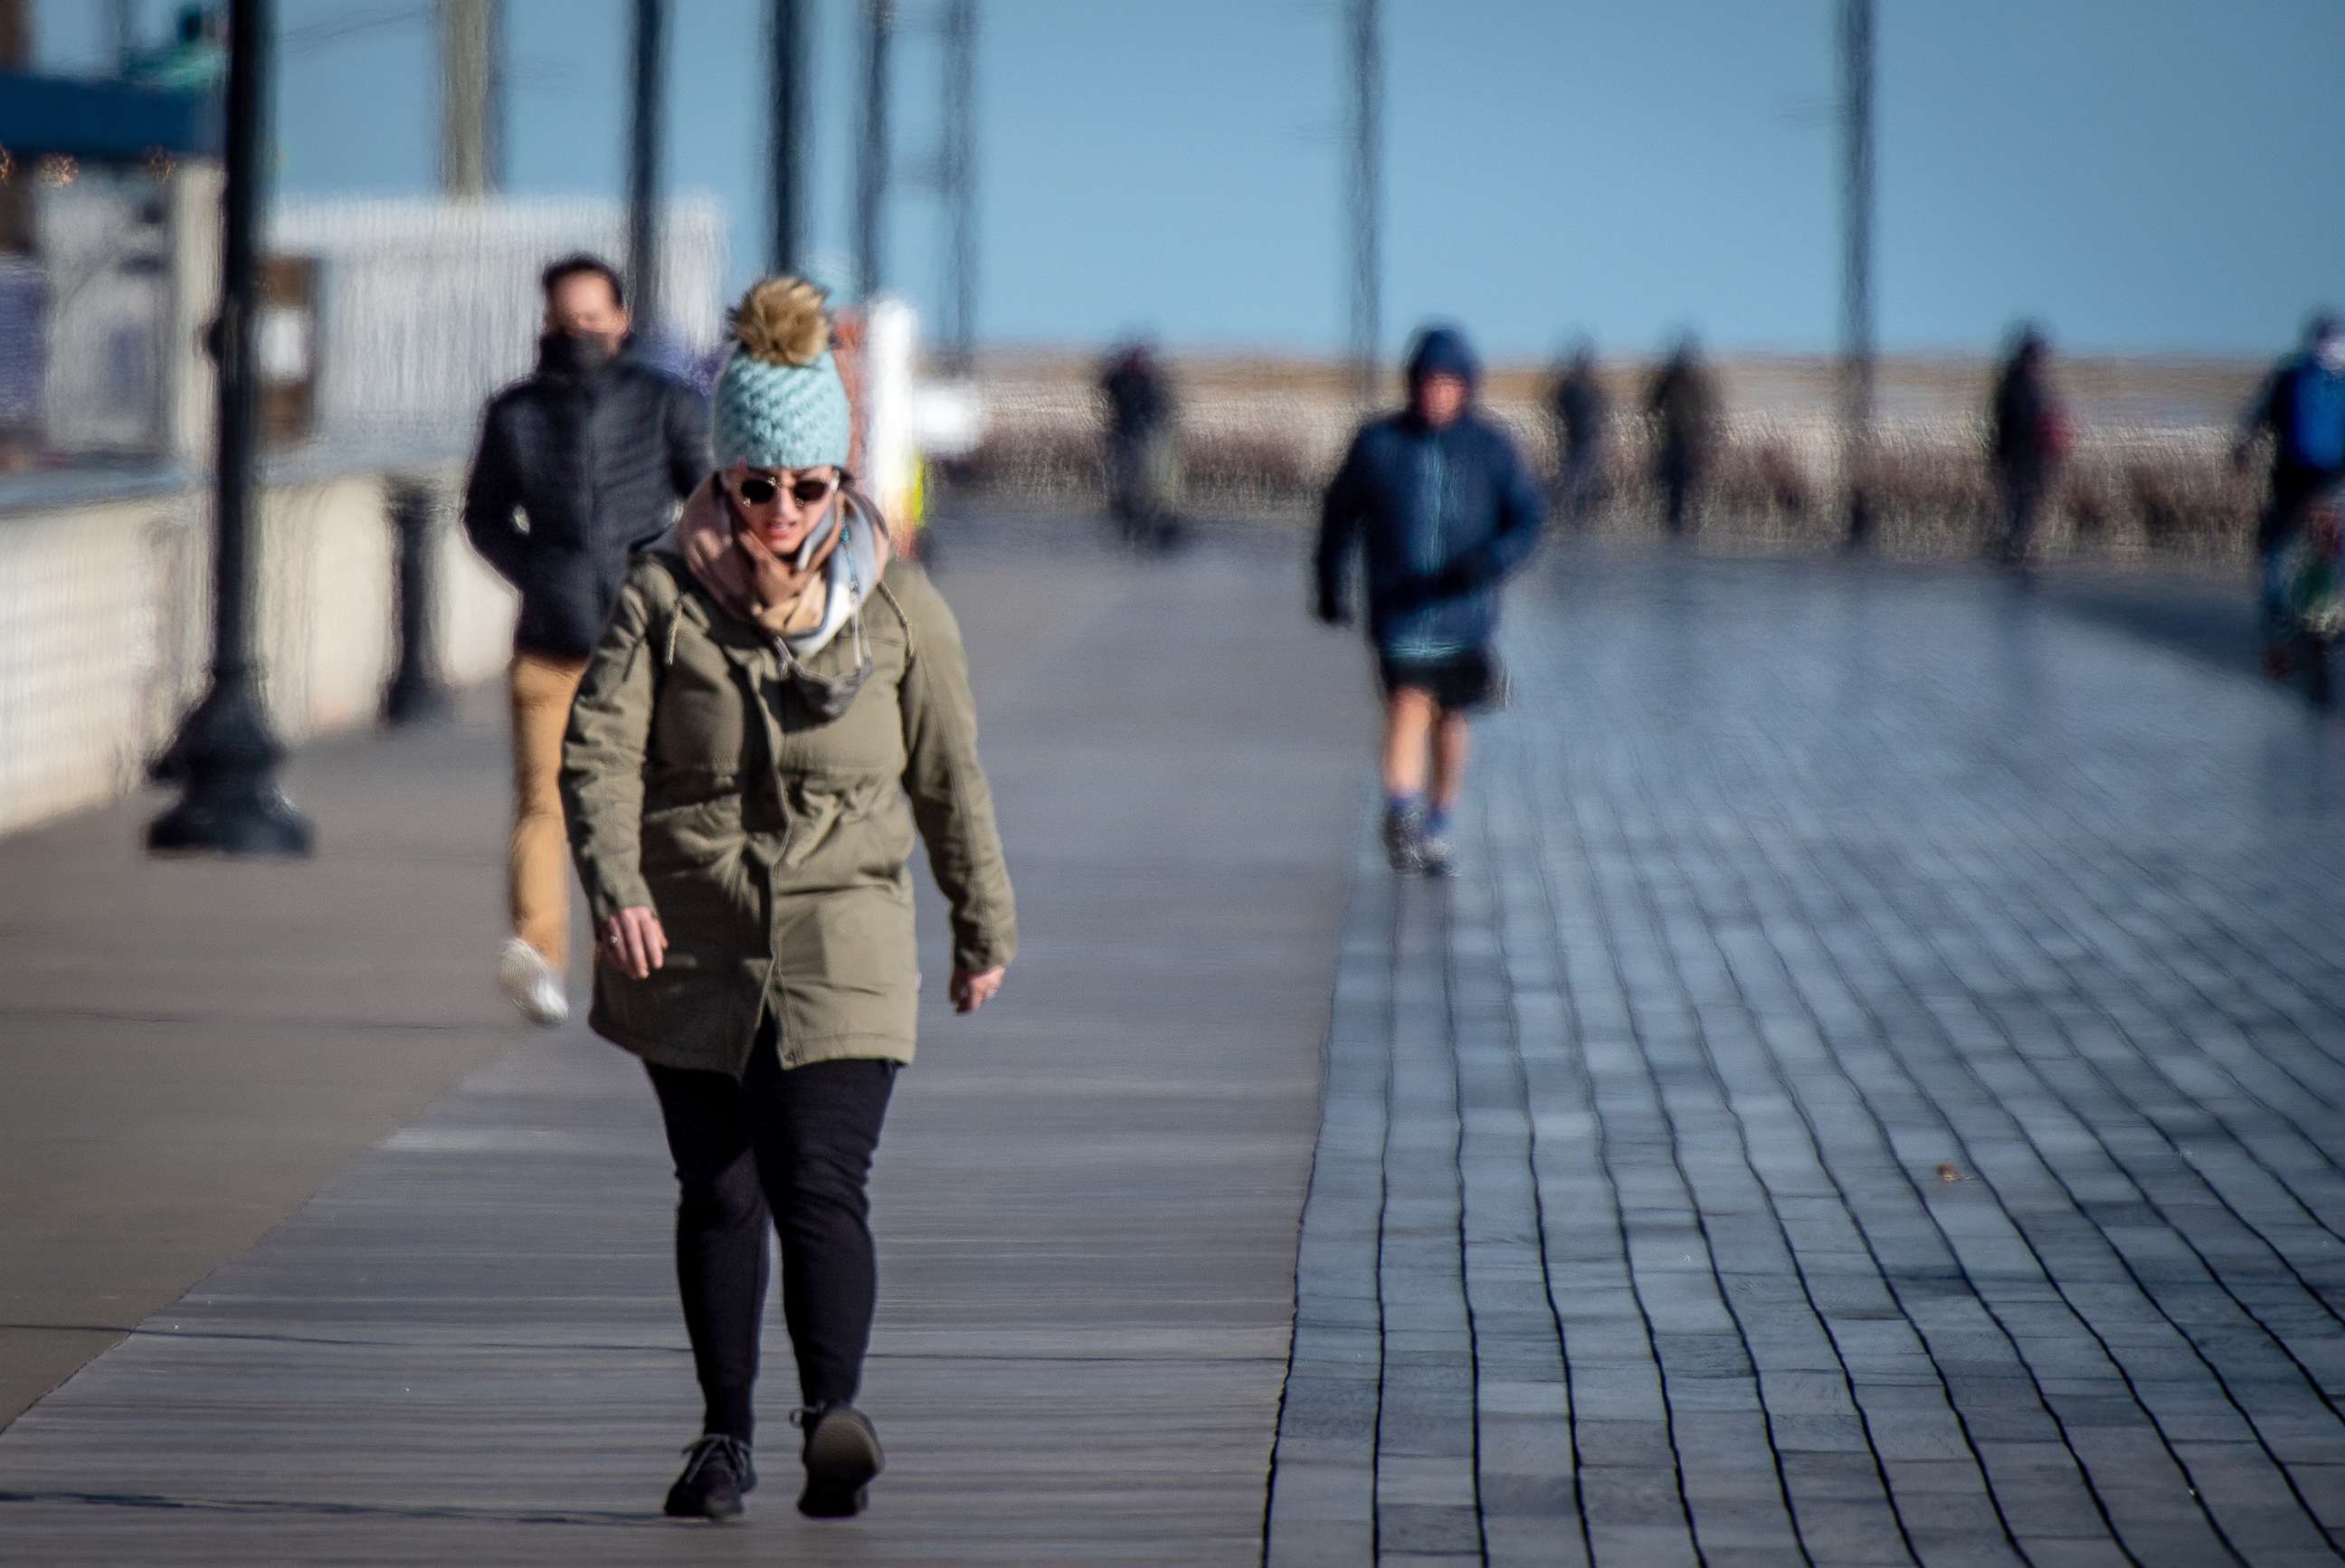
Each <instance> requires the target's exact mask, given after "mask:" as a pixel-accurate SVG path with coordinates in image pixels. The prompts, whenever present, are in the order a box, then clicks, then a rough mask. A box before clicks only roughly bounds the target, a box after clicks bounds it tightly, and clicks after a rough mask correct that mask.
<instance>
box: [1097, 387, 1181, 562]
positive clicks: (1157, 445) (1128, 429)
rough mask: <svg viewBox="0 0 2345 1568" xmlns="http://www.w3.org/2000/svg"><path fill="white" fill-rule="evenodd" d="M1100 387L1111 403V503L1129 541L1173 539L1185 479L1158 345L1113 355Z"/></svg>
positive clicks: (1142, 542) (1170, 393)
mask: <svg viewBox="0 0 2345 1568" xmlns="http://www.w3.org/2000/svg"><path fill="white" fill-rule="evenodd" d="M1099 388H1100V396H1101V398H1102V399H1103V400H1105V402H1106V403H1107V473H1108V509H1109V511H1110V513H1111V514H1112V515H1113V516H1114V517H1115V519H1116V521H1117V522H1118V523H1120V524H1122V528H1123V536H1124V540H1125V542H1126V543H1127V544H1132V545H1164V544H1169V543H1171V542H1172V536H1173V529H1174V517H1175V514H1176V513H1177V512H1178V510H1179V505H1180V503H1179V492H1180V483H1181V453H1180V448H1179V443H1178V438H1177V437H1176V435H1175V433H1174V430H1173V388H1172V383H1171V382H1169V381H1168V380H1167V379H1166V377H1165V374H1164V369H1163V367H1162V365H1161V364H1160V363H1158V361H1157V358H1156V351H1155V350H1154V349H1152V348H1151V347H1150V346H1149V345H1148V344H1147V343H1144V342H1133V343H1129V344H1126V345H1125V346H1124V347H1123V348H1122V349H1120V350H1119V351H1116V352H1115V353H1114V354H1113V355H1112V356H1110V358H1109V360H1108V361H1107V363H1106V365H1105V367H1104V368H1103V369H1102V370H1101V372H1100V380H1099Z"/></svg>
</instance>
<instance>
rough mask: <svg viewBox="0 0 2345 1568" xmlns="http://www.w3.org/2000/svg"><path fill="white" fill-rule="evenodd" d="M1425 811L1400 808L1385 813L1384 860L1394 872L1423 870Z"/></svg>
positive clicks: (1419, 808)
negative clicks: (1390, 864) (1388, 862)
mask: <svg viewBox="0 0 2345 1568" xmlns="http://www.w3.org/2000/svg"><path fill="white" fill-rule="evenodd" d="M1424 857H1425V810H1424V809H1423V808H1422V807H1418V806H1400V807H1395V808H1392V809H1387V810H1386V812H1385V859H1386V860H1388V861H1390V862H1391V863H1392V869H1393V870H1394V871H1423V870H1424V869H1425V858H1424Z"/></svg>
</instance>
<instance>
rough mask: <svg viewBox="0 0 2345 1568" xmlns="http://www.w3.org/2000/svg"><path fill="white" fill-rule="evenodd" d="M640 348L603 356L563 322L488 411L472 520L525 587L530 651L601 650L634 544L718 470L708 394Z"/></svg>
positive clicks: (524, 629) (577, 654) (467, 518)
mask: <svg viewBox="0 0 2345 1568" xmlns="http://www.w3.org/2000/svg"><path fill="white" fill-rule="evenodd" d="M632 348H633V345H632V341H631V342H630V344H629V345H628V346H627V347H624V348H622V349H621V351H620V352H619V355H618V357H617V358H615V359H614V360H611V361H608V362H606V363H604V364H603V365H601V366H600V367H597V368H594V369H591V370H590V369H585V368H583V367H581V366H580V365H579V364H577V363H576V362H575V361H574V346H573V342H572V340H570V339H568V338H565V337H562V336H558V335H554V336H549V337H548V338H547V339H546V340H545V341H544V343H543V345H542V346H541V348H540V351H539V355H538V362H537V372H536V373H535V374H534V375H532V376H530V377H529V378H528V379H526V380H524V381H518V382H514V383H513V385H511V386H509V387H507V388H505V389H504V390H503V392H499V393H497V394H496V396H494V397H492V398H491V399H490V400H489V405H488V411H487V412H486V414H485V415H484V416H483V417H482V423H481V449H480V452H479V453H478V454H477V455H476V456H475V457H474V458H473V460H472V479H471V481H470V482H469V483H468V484H466V486H465V490H464V532H465V533H466V534H468V535H471V536H472V545H473V548H475V549H477V550H479V551H480V553H481V554H482V555H485V556H486V557H488V561H489V564H490V565H492V566H494V567H495V568H496V569H497V570H498V571H499V572H500V573H502V574H503V576H504V578H505V580H506V581H507V582H509V583H511V584H512V585H513V586H514V587H516V588H518V589H520V590H521V620H520V623H519V624H518V625H517V626H515V627H514V629H513V646H514V647H516V648H518V649H520V650H521V651H522V652H524V653H536V654H546V655H550V656H552V657H557V658H579V659H583V658H584V657H586V656H587V655H588V654H590V653H592V652H594V643H595V639H596V638H597V637H599V636H601V635H602V631H603V622H604V619H605V618H606V617H608V616H609V615H610V613H611V606H612V605H613V603H614V602H615V601H616V599H617V597H618V592H619V583H620V580H621V579H622V578H623V577H624V576H625V575H626V572H627V561H628V557H629V556H631V555H634V552H635V551H636V550H637V549H638V548H640V547H641V546H643V545H645V544H648V543H649V542H650V541H651V540H652V539H653V538H655V536H657V535H659V534H660V532H661V531H662V530H664V529H665V528H666V527H667V525H668V522H669V519H670V517H671V516H672V515H673V514H674V510H675V503H676V502H677V501H678V500H680V499H682V498H683V497H684V496H685V495H686V494H690V493H691V491H692V489H693V487H694V486H695V485H697V484H699V483H700V482H701V480H703V479H705V478H706V477H707V475H708V472H709V465H710V459H709V454H708V408H707V404H706V402H703V401H702V399H701V397H700V394H699V393H697V392H694V391H693V390H692V389H691V388H690V387H687V386H685V384H684V383H682V382H678V381H675V380H674V379H673V378H671V377H669V376H666V375H664V374H662V373H661V372H659V371H657V370H655V369H654V368H653V367H651V366H650V365H647V364H645V363H644V362H643V361H641V360H639V359H637V358H636V357H635V356H634V352H633V351H632ZM516 514H518V518H517V517H516ZM524 521H525V523H526V527H524V526H523V522H524Z"/></svg>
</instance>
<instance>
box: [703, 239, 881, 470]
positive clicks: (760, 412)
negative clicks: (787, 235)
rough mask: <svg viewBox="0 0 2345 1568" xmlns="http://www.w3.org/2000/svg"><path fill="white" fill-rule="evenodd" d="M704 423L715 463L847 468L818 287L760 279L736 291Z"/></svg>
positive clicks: (841, 402)
mask: <svg viewBox="0 0 2345 1568" xmlns="http://www.w3.org/2000/svg"><path fill="white" fill-rule="evenodd" d="M711 423H712V426H713V430H712V434H713V435H714V438H715V446H716V463H717V466H718V467H720V468H730V467H732V466H733V465H734V464H735V463H746V464H748V465H749V466H750V467H752V468H819V467H823V466H825V465H831V466H836V467H840V468H844V467H846V466H847V458H848V443H849V442H850V441H851V440H852V437H853V423H852V416H851V415H850V414H849V413H848V407H847V387H846V385H845V383H843V382H840V380H839V379H838V366H837V363H835V362H834V361H832V359H831V356H830V317H829V315H828V314H827V312H826V311H824V309H823V293H822V290H819V289H817V288H816V287H815V286H814V285H813V284H811V283H808V282H807V281H805V280H802V279H797V278H768V279H766V280H765V281H764V282H762V283H759V284H758V285H757V286H756V287H755V288H753V289H751V290H749V291H748V293H746V294H745V295H743V296H742V299H741V303H740V304H739V305H737V306H736V307H735V308H734V311H733V351H732V352H731V353H730V354H728V355H726V360H725V369H724V371H723V372H722V373H720V374H719V375H718V376H717V378H716V407H715V408H714V410H713V411H712V412H711Z"/></svg>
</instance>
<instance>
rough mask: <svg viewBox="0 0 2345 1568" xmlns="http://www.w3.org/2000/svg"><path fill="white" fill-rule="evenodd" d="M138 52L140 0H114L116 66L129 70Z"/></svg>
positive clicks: (118, 68)
mask: <svg viewBox="0 0 2345 1568" xmlns="http://www.w3.org/2000/svg"><path fill="white" fill-rule="evenodd" d="M137 53H138V0H114V68H115V69H116V70H117V71H122V72H125V73H127V72H128V70H129V69H130V61H131V58H132V56H136V55H137Z"/></svg>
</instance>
